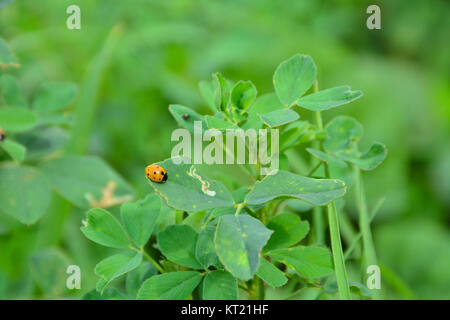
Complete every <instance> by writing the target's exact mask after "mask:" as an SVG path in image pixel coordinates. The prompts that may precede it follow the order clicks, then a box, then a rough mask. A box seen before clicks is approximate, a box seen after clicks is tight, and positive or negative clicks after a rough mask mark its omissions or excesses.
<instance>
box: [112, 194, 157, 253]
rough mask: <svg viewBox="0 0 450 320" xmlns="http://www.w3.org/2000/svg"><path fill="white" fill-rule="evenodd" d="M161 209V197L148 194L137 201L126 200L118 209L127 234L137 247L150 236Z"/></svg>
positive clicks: (144, 242)
mask: <svg viewBox="0 0 450 320" xmlns="http://www.w3.org/2000/svg"><path fill="white" fill-rule="evenodd" d="M160 210H161V199H160V198H159V197H158V196H157V195H155V194H152V195H149V196H147V197H146V198H145V199H143V200H139V201H137V202H126V203H124V204H123V205H122V207H121V209H120V214H121V218H122V222H123V225H124V226H125V229H126V230H127V232H128V235H129V236H130V238H131V239H132V240H133V242H134V243H135V244H136V246H138V247H139V248H142V247H143V246H144V245H145V244H146V243H147V241H148V239H149V238H150V235H151V234H152V232H153V229H154V228H155V226H156V222H157V220H158V217H159V213H160Z"/></svg>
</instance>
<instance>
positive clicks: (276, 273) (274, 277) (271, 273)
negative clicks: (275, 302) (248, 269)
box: [256, 258, 288, 288]
mask: <svg viewBox="0 0 450 320" xmlns="http://www.w3.org/2000/svg"><path fill="white" fill-rule="evenodd" d="M256 275H257V276H258V277H260V278H261V279H263V280H264V282H266V283H267V284H268V285H270V286H271V287H274V288H277V287H281V286H283V285H285V284H286V282H287V281H288V278H287V277H286V276H285V275H284V273H283V272H282V271H281V270H280V269H278V268H277V267H275V266H274V265H273V264H272V263H270V262H269V261H267V260H266V259H264V258H263V259H261V264H260V265H259V268H258V271H257V272H256Z"/></svg>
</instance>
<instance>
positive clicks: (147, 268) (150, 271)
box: [125, 261, 158, 298]
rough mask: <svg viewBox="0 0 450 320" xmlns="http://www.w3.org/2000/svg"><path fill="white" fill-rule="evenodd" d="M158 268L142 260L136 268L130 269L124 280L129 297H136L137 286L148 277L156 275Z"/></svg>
mask: <svg viewBox="0 0 450 320" xmlns="http://www.w3.org/2000/svg"><path fill="white" fill-rule="evenodd" d="M157 273H158V270H157V269H156V268H155V266H153V265H152V264H151V263H150V262H148V261H144V262H143V263H141V264H140V265H139V267H137V268H136V269H134V270H132V271H130V272H129V273H128V275H127V280H126V282H125V288H126V292H127V294H128V295H129V296H130V297H133V298H136V295H137V293H138V291H139V288H140V287H141V285H142V284H143V283H144V281H145V280H147V279H148V278H150V277H152V276H154V275H156V274H157Z"/></svg>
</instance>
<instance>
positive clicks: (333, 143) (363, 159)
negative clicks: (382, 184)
mask: <svg viewBox="0 0 450 320" xmlns="http://www.w3.org/2000/svg"><path fill="white" fill-rule="evenodd" d="M326 131H327V137H326V138H325V140H324V141H323V146H324V148H325V150H326V151H327V152H328V153H331V154H334V155H335V156H336V157H338V158H340V159H342V160H345V161H350V162H352V163H354V164H355V165H357V166H358V167H360V168H361V169H363V170H373V169H375V168H376V167H377V166H378V165H380V164H381V163H382V162H383V161H384V159H385V158H386V156H387V148H386V147H385V146H384V145H383V144H381V143H378V142H376V143H374V144H372V146H371V147H370V149H369V150H368V151H367V152H363V153H361V152H359V151H358V147H357V144H356V143H355V142H357V141H359V139H360V138H361V136H362V131H363V129H362V125H361V124H360V123H359V122H358V121H356V120H355V119H354V118H351V117H346V116H339V117H336V118H334V119H333V120H332V121H331V122H330V123H329V124H328V125H327V126H326Z"/></svg>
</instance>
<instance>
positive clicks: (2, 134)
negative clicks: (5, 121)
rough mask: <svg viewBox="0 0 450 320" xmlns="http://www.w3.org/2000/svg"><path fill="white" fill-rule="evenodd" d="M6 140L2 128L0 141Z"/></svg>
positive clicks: (0, 129)
mask: <svg viewBox="0 0 450 320" xmlns="http://www.w3.org/2000/svg"><path fill="white" fill-rule="evenodd" d="M5 138H6V132H5V130H3V129H2V128H0V141H3V140H5Z"/></svg>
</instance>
